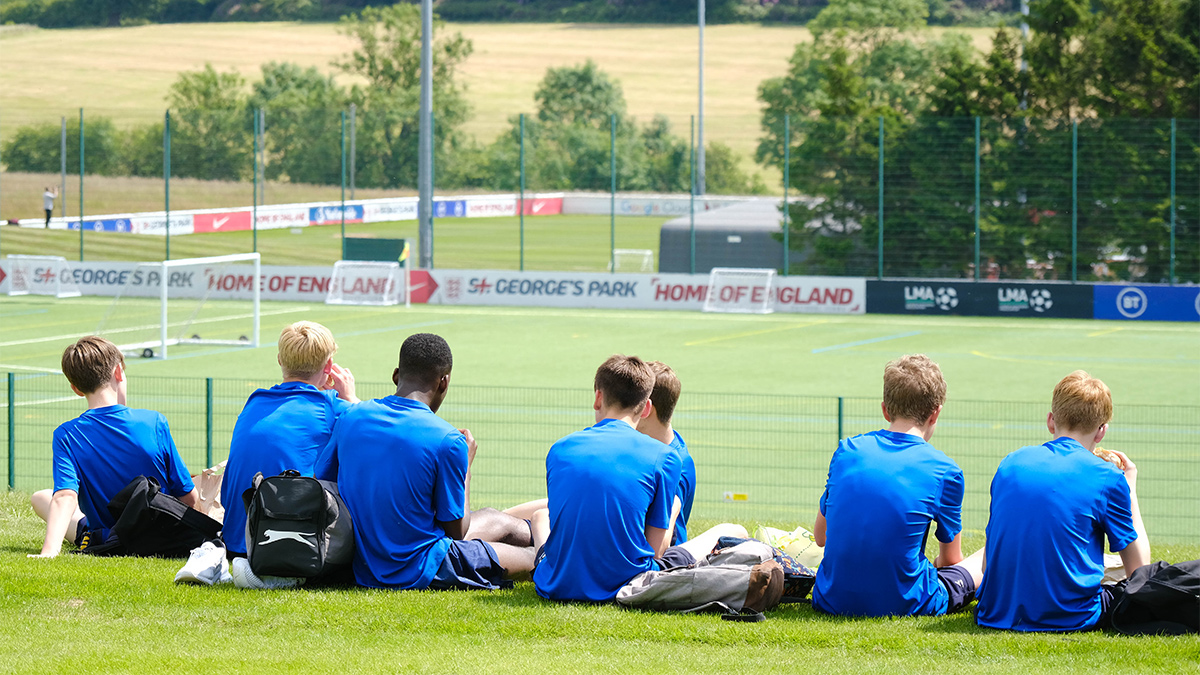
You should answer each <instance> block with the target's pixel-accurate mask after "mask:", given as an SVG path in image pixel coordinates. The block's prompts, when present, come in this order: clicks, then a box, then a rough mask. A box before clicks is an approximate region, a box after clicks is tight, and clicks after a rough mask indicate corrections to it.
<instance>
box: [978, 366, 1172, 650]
mask: <svg viewBox="0 0 1200 675" xmlns="http://www.w3.org/2000/svg"><path fill="white" fill-rule="evenodd" d="M1112 412H1113V406H1112V394H1111V393H1110V392H1109V390H1108V387H1107V386H1105V384H1104V383H1103V382H1101V381H1100V380H1098V379H1096V378H1094V377H1092V376H1091V375H1088V374H1087V373H1086V372H1084V371H1082V370H1077V371H1075V372H1073V373H1071V374H1070V375H1067V376H1066V377H1064V378H1063V379H1062V381H1060V382H1059V383H1058V386H1056V387H1055V388H1054V396H1053V399H1052V400H1051V403H1050V414H1049V415H1047V417H1046V427H1047V429H1048V430H1049V431H1050V435H1051V436H1053V437H1054V440H1051V441H1047V442H1046V443H1043V444H1041V445H1034V446H1029V447H1025V448H1021V449H1020V450H1017V451H1016V452H1013V453H1011V454H1010V455H1008V456H1007V457H1005V458H1004V459H1003V460H1002V461H1001V462H1000V466H999V468H997V469H996V475H995V477H993V478H992V502H991V514H990V517H989V518H988V525H987V561H986V563H987V564H986V566H985V570H984V574H983V583H982V584H981V585H980V588H979V606H978V608H977V611H976V614H975V619H976V621H977V622H978V623H979V625H980V626H985V627H988V628H1004V629H1009V630H1018V631H1071V630H1084V629H1089V628H1095V627H1102V626H1104V625H1106V624H1107V623H1108V620H1109V616H1110V612H1111V610H1112V607H1113V606H1114V605H1115V604H1116V600H1117V599H1118V598H1119V596H1120V593H1121V589H1120V588H1119V587H1114V586H1102V585H1101V581H1102V579H1103V577H1104V538H1105V537H1106V536H1107V537H1108V545H1109V549H1110V550H1112V551H1113V552H1114V553H1117V552H1119V553H1120V554H1121V562H1122V563H1123V564H1124V566H1125V571H1126V573H1127V574H1132V573H1133V571H1134V570H1136V569H1137V568H1139V567H1141V566H1142V565H1145V564H1147V563H1149V562H1150V543H1149V540H1148V539H1147V537H1146V529H1145V527H1144V526H1143V525H1142V516H1141V511H1140V509H1139V508H1138V501H1137V493H1136V487H1137V466H1135V465H1134V463H1133V462H1132V461H1130V459H1129V458H1128V457H1126V456H1125V455H1124V454H1123V453H1120V452H1115V451H1111V450H1110V451H1108V452H1109V453H1110V454H1111V455H1115V457H1116V459H1117V460H1118V462H1119V467H1118V466H1116V465H1114V464H1113V463H1110V462H1108V461H1105V460H1104V459H1102V458H1101V457H1099V456H1097V455H1096V452H1095V451H1096V444H1097V443H1099V442H1100V441H1101V440H1102V439H1103V438H1104V435H1105V433H1107V431H1108V422H1109V420H1111V419H1112Z"/></svg>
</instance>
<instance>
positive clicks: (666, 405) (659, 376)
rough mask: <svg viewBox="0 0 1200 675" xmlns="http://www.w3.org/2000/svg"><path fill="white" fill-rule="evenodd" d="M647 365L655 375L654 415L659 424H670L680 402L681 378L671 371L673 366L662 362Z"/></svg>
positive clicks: (651, 395)
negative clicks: (676, 405)
mask: <svg viewBox="0 0 1200 675" xmlns="http://www.w3.org/2000/svg"><path fill="white" fill-rule="evenodd" d="M646 365H648V366H650V370H651V372H653V373H654V389H653V390H652V391H651V392H650V402H651V403H653V404H654V414H655V416H656V417H658V421H659V422H661V423H663V424H668V423H670V421H671V416H672V415H674V414H675V404H676V403H678V402H679V391H680V389H681V388H682V386H683V385H681V384H680V383H679V377H678V376H676V375H675V371H674V370H671V366H668V365H667V364H665V363H663V362H662V361H651V362H649V363H647V364H646Z"/></svg>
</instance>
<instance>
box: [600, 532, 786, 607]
mask: <svg viewBox="0 0 1200 675" xmlns="http://www.w3.org/2000/svg"><path fill="white" fill-rule="evenodd" d="M782 597H783V567H781V566H780V565H779V563H777V562H775V552H774V549H772V548H771V547H770V546H769V545H767V544H764V543H763V542H761V541H757V540H754V539H750V540H746V541H744V542H742V543H740V544H737V545H735V546H732V547H729V548H721V549H718V550H716V551H714V552H713V553H712V554H711V555H709V556H708V557H707V558H705V559H704V560H701V561H699V562H697V563H696V564H695V565H689V566H687V567H678V568H675V569H671V570H663V571H661V572H659V571H651V572H643V573H641V574H639V575H637V576H636V577H634V578H633V580H632V581H630V582H629V583H627V584H625V585H624V586H622V587H621V589H620V590H619V591H617V603H619V604H621V605H623V606H625V607H630V608H633V609H648V610H654V611H659V612H683V613H689V612H705V611H719V612H722V613H723V614H724V615H725V616H724V617H723V618H728V619H737V620H743V621H762V620H763V616H762V613H763V612H765V611H767V610H770V609H774V608H775V607H776V606H777V605H778V604H779V601H780V599H781V598H782Z"/></svg>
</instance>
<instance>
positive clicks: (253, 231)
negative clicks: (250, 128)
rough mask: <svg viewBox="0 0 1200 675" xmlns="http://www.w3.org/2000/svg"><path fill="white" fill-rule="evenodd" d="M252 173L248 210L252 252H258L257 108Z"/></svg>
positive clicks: (256, 112) (256, 110)
mask: <svg viewBox="0 0 1200 675" xmlns="http://www.w3.org/2000/svg"><path fill="white" fill-rule="evenodd" d="M253 144H254V175H253V176H252V177H251V178H250V181H251V186H252V187H253V189H254V205H253V206H252V207H251V211H250V218H251V219H252V220H251V223H250V236H251V237H252V238H253V242H254V249H253V250H254V252H255V253H257V252H258V109H257V108H256V109H255V110H254V140H253Z"/></svg>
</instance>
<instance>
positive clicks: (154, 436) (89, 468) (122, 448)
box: [53, 405, 195, 541]
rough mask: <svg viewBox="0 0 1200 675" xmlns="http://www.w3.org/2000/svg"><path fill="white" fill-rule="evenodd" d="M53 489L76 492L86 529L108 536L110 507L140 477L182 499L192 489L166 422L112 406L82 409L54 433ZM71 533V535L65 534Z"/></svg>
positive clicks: (153, 415) (111, 520) (148, 412)
mask: <svg viewBox="0 0 1200 675" xmlns="http://www.w3.org/2000/svg"><path fill="white" fill-rule="evenodd" d="M53 456H54V467H53V474H54V491H55V492H57V491H59V490H74V491H75V492H77V493H78V494H79V510H80V511H83V515H85V516H87V526H88V529H91V530H100V539H101V540H102V541H103V539H104V538H105V537H107V536H108V531H109V530H110V529H112V526H113V524H114V523H115V522H116V520H115V519H114V518H113V517H112V514H110V513H109V512H108V503H109V502H110V501H112V498H113V497H115V496H117V493H118V492H120V491H121V490H123V489H124V488H125V486H126V485H129V483H130V482H131V481H132V480H133V479H134V478H137V477H138V476H146V477H147V478H154V479H155V480H157V481H158V484H159V485H160V486H161V487H162V490H163V492H166V493H167V494H169V495H171V496H173V497H182V496H184V495H186V494H187V493H189V492H191V491H192V489H193V488H194V487H195V485H194V484H193V483H192V477H191V475H190V474H189V473H188V469H187V465H185V464H184V463H183V460H182V459H181V458H180V457H179V451H178V450H177V449H176V448H175V441H174V440H173V439H172V438H171V429H170V427H168V426H167V418H165V417H163V416H162V414H161V413H158V412H156V411H153V410H141V409H138V408H128V407H126V406H123V405H110V406H106V407H104V408H94V409H91V410H87V411H84V413H83V414H82V415H80V416H79V417H76V418H75V419H73V420H71V421H69V422H64V423H63V424H61V425H59V427H58V428H57V429H55V430H54V450H53ZM68 534H73V533H68Z"/></svg>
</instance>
